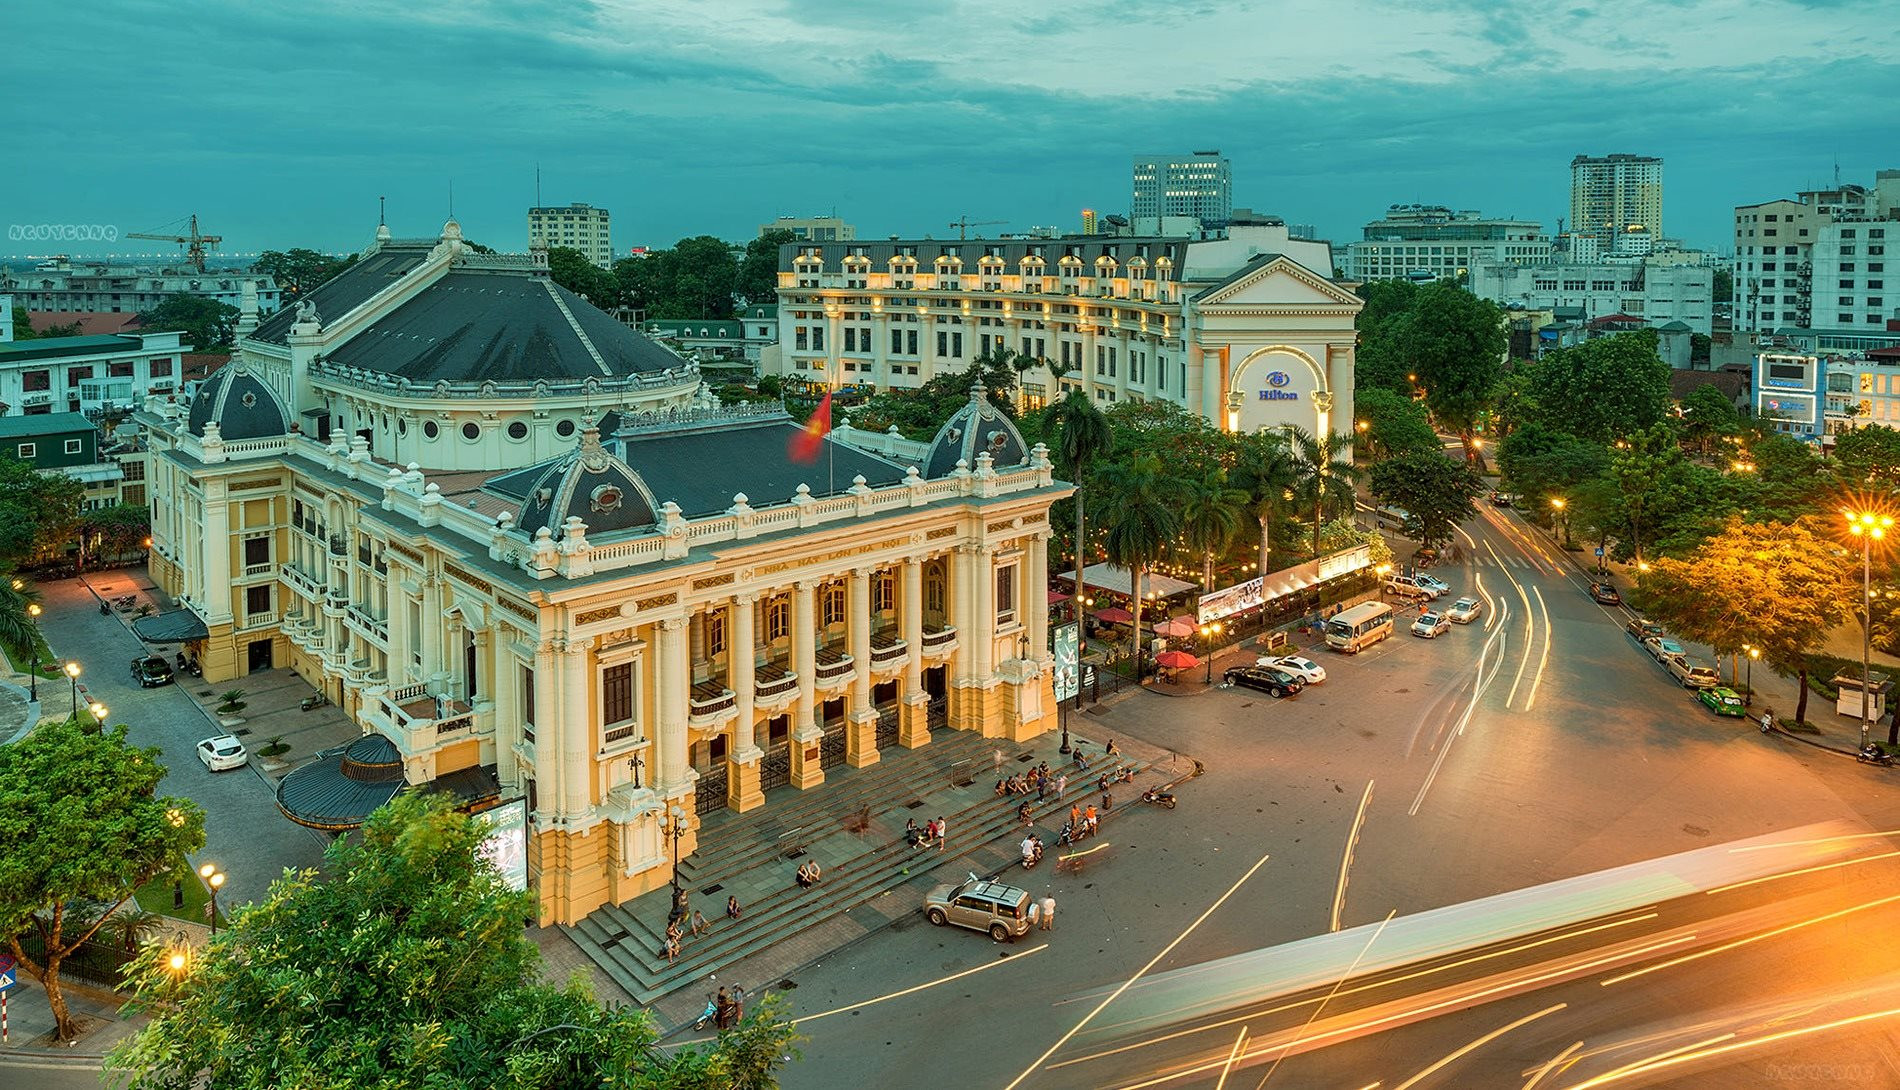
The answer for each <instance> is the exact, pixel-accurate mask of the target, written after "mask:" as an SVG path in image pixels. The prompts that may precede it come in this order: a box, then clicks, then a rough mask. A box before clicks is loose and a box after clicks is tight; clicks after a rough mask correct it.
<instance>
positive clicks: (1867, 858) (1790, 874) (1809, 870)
mask: <svg viewBox="0 0 1900 1090" xmlns="http://www.w3.org/2000/svg"><path fill="white" fill-rule="evenodd" d="M1895 856H1900V852H1882V853H1881V854H1879V855H1863V856H1861V857H1860V858H1859V859H1843V860H1841V861H1840V862H1838V863H1822V864H1821V865H1820V866H1817V867H1803V868H1801V869H1800V870H1791V871H1782V872H1781V873H1780V874H1767V875H1763V876H1762V877H1760V878H1750V879H1749V880H1748V881H1746V882H1734V883H1731V884H1729V885H1726V886H1717V887H1716V888H1714V889H1709V890H1703V892H1704V893H1727V892H1728V891H1729V890H1731V889H1741V888H1742V887H1743V886H1753V885H1759V884H1760V883H1762V882H1772V881H1774V880H1775V879H1777V878H1794V877H1797V876H1799V875H1803V874H1814V873H1816V872H1817V871H1824V870H1834V869H1835V868H1837V867H1851V866H1853V865H1854V864H1856V863H1872V862H1874V861H1876V860H1880V859H1892V858H1894V857H1895Z"/></svg>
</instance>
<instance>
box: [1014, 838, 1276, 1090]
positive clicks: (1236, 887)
mask: <svg viewBox="0 0 1900 1090" xmlns="http://www.w3.org/2000/svg"><path fill="white" fill-rule="evenodd" d="M1271 858H1273V857H1272V856H1271V855H1263V856H1261V857H1260V858H1259V860H1257V861H1256V862H1255V863H1254V865H1253V866H1251V867H1248V868H1247V873H1245V874H1243V875H1241V876H1240V877H1239V878H1237V879H1235V880H1234V884H1233V885H1231V886H1228V887H1227V892H1225V893H1223V894H1221V895H1220V896H1219V897H1217V898H1215V899H1214V903H1213V904H1211V905H1208V906H1207V908H1206V910H1205V911H1203V912H1202V913H1201V914H1200V915H1199V916H1197V917H1195V920H1194V922H1193V923H1191V924H1188V925H1187V927H1186V928H1184V929H1182V931H1181V933H1180V934H1179V935H1176V936H1175V937H1174V938H1173V939H1172V940H1170V941H1169V943H1168V945H1166V946H1163V947H1162V948H1161V952H1160V953H1158V954H1156V955H1155V956H1154V957H1152V958H1149V959H1148V964H1146V965H1143V966H1142V967H1141V968H1139V969H1137V970H1135V975H1133V976H1131V977H1129V978H1128V979H1127V980H1124V981H1122V983H1121V986H1120V987H1118V988H1116V989H1115V990H1114V991H1112V992H1110V993H1108V997H1107V998H1105V999H1103V1000H1102V1001H1101V1002H1100V1003H1098V1004H1096V1006H1095V1009H1094V1010H1092V1011H1090V1012H1088V1013H1087V1014H1085V1015H1083V1016H1082V1020H1081V1021H1080V1022H1077V1023H1076V1024H1075V1025H1074V1026H1073V1027H1071V1028H1070V1029H1069V1031H1068V1032H1067V1033H1064V1034H1063V1035H1062V1036H1061V1037H1058V1038H1056V1042H1055V1044H1052V1045H1050V1046H1049V1048H1048V1049H1047V1050H1046V1051H1044V1052H1043V1054H1042V1055H1040V1056H1038V1057H1036V1060H1035V1062H1034V1063H1032V1064H1030V1065H1029V1066H1028V1067H1027V1068H1025V1069H1024V1070H1023V1073H1022V1074H1020V1075H1018V1076H1016V1078H1015V1079H1014V1080H1013V1081H1011V1082H1010V1084H1009V1085H1008V1086H1005V1087H1003V1090H1016V1088H1017V1087H1018V1086H1021V1085H1022V1084H1023V1082H1024V1080H1026V1079H1028V1078H1029V1076H1031V1075H1033V1074H1035V1073H1036V1069H1037V1068H1040V1067H1041V1066H1042V1065H1043V1064H1044V1063H1046V1062H1047V1061H1048V1059H1049V1057H1051V1056H1053V1055H1055V1053H1056V1049H1059V1048H1061V1047H1062V1046H1063V1045H1065V1044H1068V1043H1069V1039H1070V1038H1071V1037H1074V1036H1075V1035H1076V1034H1078V1033H1080V1032H1082V1028H1083V1027H1084V1026H1087V1025H1088V1024H1089V1023H1090V1022H1091V1021H1093V1020H1094V1019H1095V1016H1096V1015H1098V1014H1100V1013H1102V1011H1103V1010H1104V1009H1105V1008H1106V1007H1107V1006H1108V1005H1109V1004H1110V1003H1113V1002H1114V1001H1115V1000H1117V999H1119V998H1121V994H1122V993H1123V992H1125V991H1127V990H1128V989H1130V988H1132V987H1134V986H1135V981H1137V980H1140V979H1141V978H1142V977H1143V976H1145V975H1147V972H1148V970H1150V969H1152V968H1154V967H1155V966H1156V965H1157V964H1159V963H1160V961H1161V959H1162V958H1165V957H1167V956H1168V955H1169V954H1170V953H1172V952H1173V951H1174V948H1175V947H1177V946H1179V945H1181V943H1182V942H1184V941H1186V939H1187V937H1188V936H1189V935H1192V934H1193V933H1194V932H1195V929H1197V928H1199V927H1200V926H1201V925H1202V924H1204V923H1206V922H1207V918H1208V917H1209V916H1212V915H1213V914H1214V911H1215V910H1216V909H1218V908H1220V906H1221V905H1223V904H1226V903H1227V898H1229V897H1232V896H1233V895H1234V894H1235V893H1238V892H1239V891H1240V887H1241V886H1244V885H1246V884H1247V880H1248V879H1249V878H1252V877H1253V876H1254V875H1255V874H1256V873H1258V872H1259V870H1260V868H1261V867H1264V866H1266V865H1267V860H1269V859H1271Z"/></svg>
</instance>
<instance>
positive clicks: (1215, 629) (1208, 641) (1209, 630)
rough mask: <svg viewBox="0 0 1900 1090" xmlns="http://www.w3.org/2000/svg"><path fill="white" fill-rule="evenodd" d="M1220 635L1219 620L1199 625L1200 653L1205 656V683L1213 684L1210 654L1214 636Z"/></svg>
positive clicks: (1212, 667) (1212, 664) (1212, 659)
mask: <svg viewBox="0 0 1900 1090" xmlns="http://www.w3.org/2000/svg"><path fill="white" fill-rule="evenodd" d="M1219 635H1220V622H1219V621H1214V622H1212V623H1211V624H1204V625H1202V626H1201V654H1202V655H1203V656H1205V657H1206V658H1207V682H1206V683H1207V684H1209V685H1212V684H1214V656H1213V654H1212V650H1213V643H1214V640H1215V638H1217V637H1218V636H1219Z"/></svg>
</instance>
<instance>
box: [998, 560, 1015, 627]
mask: <svg viewBox="0 0 1900 1090" xmlns="http://www.w3.org/2000/svg"><path fill="white" fill-rule="evenodd" d="M1016 617H1017V614H1016V565H1014V564H1005V565H1003V566H1002V567H1000V568H997V569H996V624H997V626H998V627H1002V626H1004V625H1012V624H1015V623H1016Z"/></svg>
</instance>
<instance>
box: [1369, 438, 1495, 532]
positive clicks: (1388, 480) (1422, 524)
mask: <svg viewBox="0 0 1900 1090" xmlns="http://www.w3.org/2000/svg"><path fill="white" fill-rule="evenodd" d="M1371 483H1372V494H1373V495H1375V496H1377V497H1379V498H1380V499H1381V500H1383V501H1385V502H1386V503H1389V504H1392V505H1394V506H1397V507H1403V508H1404V509H1405V510H1407V511H1409V512H1411V515H1412V517H1413V518H1414V519H1416V520H1417V521H1418V528H1419V542H1420V544H1422V545H1425V546H1426V547H1428V548H1429V547H1431V546H1432V545H1435V544H1437V543H1439V542H1442V541H1449V540H1451V535H1452V530H1453V528H1454V527H1456V526H1457V525H1458V524H1459V523H1461V522H1464V521H1465V520H1467V519H1469V518H1472V517H1474V516H1475V515H1477V513H1478V507H1477V500H1478V497H1479V496H1480V495H1482V494H1483V493H1484V478H1483V477H1481V476H1479V474H1478V470H1477V469H1476V467H1474V466H1472V465H1471V463H1469V462H1460V461H1456V460H1454V459H1451V458H1447V457H1445V454H1444V452H1443V451H1439V450H1414V451H1409V452H1407V453H1405V454H1401V455H1399V456H1398V457H1396V458H1387V459H1385V460H1384V461H1382V462H1378V463H1376V464H1374V465H1373V467H1372V482H1371Z"/></svg>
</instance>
